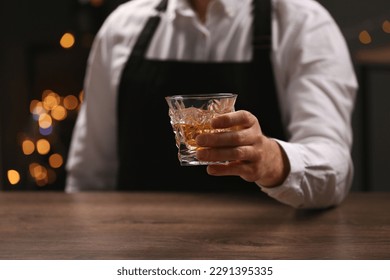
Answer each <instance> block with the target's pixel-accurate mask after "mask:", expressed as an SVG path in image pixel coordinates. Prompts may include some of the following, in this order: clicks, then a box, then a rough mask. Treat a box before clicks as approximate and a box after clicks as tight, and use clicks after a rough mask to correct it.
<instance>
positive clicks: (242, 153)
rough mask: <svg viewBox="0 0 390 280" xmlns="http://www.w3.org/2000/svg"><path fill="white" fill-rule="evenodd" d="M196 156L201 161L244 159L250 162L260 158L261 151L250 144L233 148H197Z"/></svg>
mask: <svg viewBox="0 0 390 280" xmlns="http://www.w3.org/2000/svg"><path fill="white" fill-rule="evenodd" d="M196 157H197V158H198V159H199V160H201V161H232V162H234V161H245V162H252V161H255V160H259V159H261V153H260V152H259V151H256V150H255V149H253V147H252V146H238V147H234V148H218V149H209V148H206V149H199V150H197V152H196Z"/></svg>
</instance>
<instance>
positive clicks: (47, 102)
mask: <svg viewBox="0 0 390 280" xmlns="http://www.w3.org/2000/svg"><path fill="white" fill-rule="evenodd" d="M58 105H59V99H57V98H56V96H55V95H54V94H51V95H48V96H46V97H45V99H44V100H43V107H44V108H45V109H46V110H48V111H50V110H53V108H55V107H56V106H58Z"/></svg>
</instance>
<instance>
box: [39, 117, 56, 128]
mask: <svg viewBox="0 0 390 280" xmlns="http://www.w3.org/2000/svg"><path fill="white" fill-rule="evenodd" d="M38 122H39V126H40V127H41V128H43V129H46V128H49V127H50V126H51V125H52V123H53V120H52V118H51V117H50V115H48V114H46V113H43V114H41V115H40V116H39V119H38Z"/></svg>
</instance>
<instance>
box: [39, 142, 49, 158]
mask: <svg viewBox="0 0 390 280" xmlns="http://www.w3.org/2000/svg"><path fill="white" fill-rule="evenodd" d="M37 151H38V153H39V154H41V155H46V154H47V153H48V152H49V151H50V143H49V141H47V140H46V139H39V140H38V141H37Z"/></svg>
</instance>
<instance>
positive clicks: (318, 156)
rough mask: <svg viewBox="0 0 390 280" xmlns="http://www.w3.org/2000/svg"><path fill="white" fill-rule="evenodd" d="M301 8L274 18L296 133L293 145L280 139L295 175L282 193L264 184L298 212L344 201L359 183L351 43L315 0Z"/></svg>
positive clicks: (279, 73) (287, 118)
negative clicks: (353, 152)
mask: <svg viewBox="0 0 390 280" xmlns="http://www.w3.org/2000/svg"><path fill="white" fill-rule="evenodd" d="M282 2H283V1H282ZM295 2H297V1H295ZM295 2H294V1H292V4H291V6H288V7H286V6H285V5H286V4H284V5H283V4H282V5H281V6H280V7H277V9H276V14H275V15H274V16H275V17H283V19H282V20H277V21H275V19H274V27H275V30H277V36H275V37H274V38H275V39H274V42H273V43H274V55H273V59H274V66H275V72H276V73H275V74H276V75H275V76H276V79H277V84H278V94H279V99H280V104H281V111H282V118H283V121H284V123H285V124H286V127H287V133H288V141H287V142H284V141H280V140H277V141H278V143H279V144H280V146H281V147H282V148H283V149H284V151H285V153H286V154H287V157H288V159H289V162H290V166H291V171H290V174H289V175H288V177H287V179H286V180H285V182H284V183H283V184H282V185H280V186H278V187H275V188H265V187H262V186H261V185H260V184H258V185H259V186H260V187H261V189H262V190H263V191H264V192H266V193H267V194H268V195H269V196H271V197H273V198H275V199H277V200H279V201H280V202H282V203H285V204H288V205H291V206H293V207H296V208H324V207H330V206H334V205H337V204H339V203H340V202H341V201H343V199H344V198H345V197H346V195H347V194H348V192H349V189H350V186H351V183H352V177H353V163H352V159H351V145H352V127H351V115H352V111H353V106H354V102H355V96H356V91H357V81H356V77H355V73H354V69H353V65H352V62H351V59H350V55H349V51H348V48H347V45H346V42H345V40H344V38H343V36H342V34H341V32H340V30H339V29H338V26H337V25H336V23H335V22H334V20H333V19H332V18H331V16H330V15H329V14H328V13H327V11H326V10H325V9H324V8H322V6H320V5H319V4H316V3H314V1H313V4H312V5H309V7H304V8H303V9H302V7H300V5H299V4H297V3H295ZM275 22H277V23H275Z"/></svg>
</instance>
